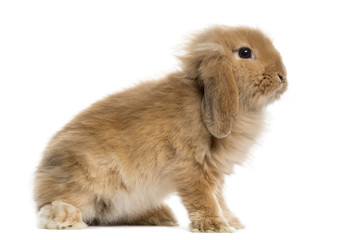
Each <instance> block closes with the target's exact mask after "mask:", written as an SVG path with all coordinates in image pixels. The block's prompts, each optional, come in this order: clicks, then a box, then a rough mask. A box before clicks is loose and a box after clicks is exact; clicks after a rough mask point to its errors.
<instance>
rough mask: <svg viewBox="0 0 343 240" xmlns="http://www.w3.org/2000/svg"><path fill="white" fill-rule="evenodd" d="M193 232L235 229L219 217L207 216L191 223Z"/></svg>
mask: <svg viewBox="0 0 343 240" xmlns="http://www.w3.org/2000/svg"><path fill="white" fill-rule="evenodd" d="M191 230H192V232H209V233H211V232H218V233H231V232H233V231H234V229H233V228H232V227H230V226H229V225H227V224H226V223H225V222H224V221H223V220H222V219H220V218H218V217H205V218H203V219H201V220H197V221H193V222H192V223H191Z"/></svg>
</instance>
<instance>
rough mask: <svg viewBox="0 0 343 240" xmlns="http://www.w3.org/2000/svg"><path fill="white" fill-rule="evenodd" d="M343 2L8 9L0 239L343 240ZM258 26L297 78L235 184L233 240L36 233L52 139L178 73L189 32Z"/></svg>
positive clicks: (1, 77) (139, 232)
mask: <svg viewBox="0 0 343 240" xmlns="http://www.w3.org/2000/svg"><path fill="white" fill-rule="evenodd" d="M341 10H342V7H341V6H340V5H339V1H329V0H326V1H294V2H291V1H283V2H278V1H270V2H268V1H262V0H259V1H244V0H235V1H228V0H227V1H216V0H209V1H200V0H198V1H177V0H173V1H147V0H144V1H100V0H99V1H85V0H83V1H72V0H67V1H63V0H59V1H49V0H42V1H16V0H10V1H6V0H2V1H1V2H0V123H1V124H0V148H1V149H0V151H1V152H0V160H1V165H0V166H1V168H0V177H1V181H0V184H1V186H0V193H1V197H0V201H1V204H0V229H1V231H0V237H1V238H2V239H4V236H5V235H6V234H7V233H8V234H10V236H11V237H7V238H9V239H14V238H15V237H17V236H21V237H25V238H28V237H30V239H31V238H32V239H61V238H64V239H72V238H73V239H75V238H82V239H96V238H101V239H131V238H132V239H133V238H145V237H146V238H150V239H205V238H211V239H224V238H225V239H314V238H322V239H342V238H343V234H342V231H343V226H342V225H343V217H342V216H343V207H342V203H343V197H342V189H343V187H342V183H343V164H342V161H343V155H342V147H343V141H342V136H343V127H342V124H343V117H342V109H343V107H342V105H343V74H342V68H343V61H342V59H343V50H342V43H343V36H342V22H343V17H342V11H341ZM211 24H226V25H248V26H252V27H259V28H261V29H262V30H263V31H264V32H266V33H267V34H268V35H269V36H270V37H271V38H272V39H273V40H274V44H275V46H276V48H277V49H278V50H279V51H280V53H281V55H282V56H283V59H284V63H285V65H286V67H287V70H288V80H289V89H288V92H287V93H286V94H285V95H284V96H283V97H282V99H281V100H280V101H279V102H277V103H275V104H273V105H272V106H270V107H269V110H268V112H269V115H270V117H269V120H268V131H266V133H265V134H264V136H263V138H261V139H260V141H259V143H258V145H257V147H256V148H255V149H254V151H253V152H252V154H251V157H250V159H249V160H248V161H247V164H246V166H244V167H237V168H236V174H235V175H233V176H231V177H228V179H227V180H228V181H227V188H226V197H227V200H228V202H229V206H230V207H231V208H232V209H233V211H234V212H235V213H236V214H237V215H238V216H239V217H240V219H241V220H242V222H243V223H245V225H246V229H245V230H241V231H238V232H236V233H233V234H192V233H190V232H189V231H188V229H187V227H188V223H189V222H188V219H187V214H186V212H185V209H184V208H183V206H182V205H181V204H180V202H179V199H178V198H177V197H172V198H170V199H169V200H168V202H169V204H170V206H171V207H172V208H173V210H174V212H175V214H176V215H177V217H178V219H179V223H180V227H175V228H164V227H100V228H95V227H92V228H88V229H86V230H81V231H49V230H40V229H37V228H36V216H35V211H34V203H33V201H32V185H33V181H32V179H33V173H34V170H35V168H36V166H37V165H38V163H39V160H40V157H41V154H42V151H43V149H44V147H45V146H46V144H47V141H48V140H49V138H50V137H51V136H52V135H53V134H54V133H55V132H56V131H58V130H59V129H60V128H61V127H62V126H63V125H64V124H66V123H67V122H68V121H69V120H70V119H72V117H73V116H75V114H77V113H78V112H79V111H81V110H82V109H84V108H86V107H87V106H89V105H90V104H91V103H93V102H94V101H96V100H99V99H101V98H103V97H104V96H106V95H108V94H110V93H113V92H118V91H120V90H122V89H124V88H126V87H130V86H133V85H134V84H135V83H138V82H140V81H143V80H149V79H152V78H156V77H160V76H163V74H165V73H168V72H171V71H173V70H175V69H177V68H178V65H177V64H178V63H177V60H176V58H175V55H176V54H177V53H178V51H179V50H180V49H181V46H182V43H183V42H184V41H185V40H186V38H187V36H188V34H189V33H191V32H194V31H196V30H199V29H202V28H205V27H207V26H210V25H211Z"/></svg>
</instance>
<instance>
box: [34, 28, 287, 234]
mask: <svg viewBox="0 0 343 240" xmlns="http://www.w3.org/2000/svg"><path fill="white" fill-rule="evenodd" d="M241 47H249V48H251V49H252V50H253V54H254V59H240V58H239V57H238V56H237V50H238V49H239V48H241ZM180 59H181V63H182V65H181V66H182V69H181V70H180V71H179V72H175V73H172V74H170V75H168V76H166V77H165V78H164V79H161V80H159V81H155V82H146V83H142V84H140V85H139V86H136V87H134V88H131V89H128V90H126V91H123V92H120V93H117V94H114V95H111V96H109V97H107V98H105V99H104V100H101V101H99V102H97V103H95V104H93V105H92V106H91V107H90V108H88V109H86V110H85V111H83V112H82V113H80V114H79V115H78V116H77V117H76V118H75V119H73V120H72V121H71V122H70V123H69V124H67V125H66V126H65V127H64V128H63V129H62V130H61V131H59V132H58V133H57V134H56V135H55V137H54V138H53V139H52V140H51V142H50V143H49V145H48V147H47V148H46V151H45V153H44V157H43V160H42V162H41V163H40V165H39V167H38V170H37V173H36V179H35V201H36V203H37V208H38V210H40V211H42V209H45V211H48V210H49V211H51V213H50V215H54V214H55V213H54V211H55V210H53V209H54V208H53V207H52V205H56V201H57V203H59V204H61V205H63V206H64V205H65V204H67V205H68V206H72V207H74V208H75V209H74V210H75V211H80V213H81V215H82V220H80V221H81V222H82V221H84V222H86V223H89V224H91V223H98V224H152V225H175V224H176V221H175V219H174V217H173V215H172V213H171V211H170V210H169V208H167V207H166V206H164V205H163V203H162V201H163V199H164V198H165V197H166V196H168V195H169V194H170V193H173V192H177V193H178V194H179V196H180V197H181V199H182V201H183V204H184V205H185V207H186V208H187V211H188V213H189V217H190V220H191V222H192V229H193V230H194V231H207V232H209V231H213V232H229V231H232V228H231V227H235V228H241V227H243V225H242V224H241V223H240V222H239V220H238V219H237V218H236V217H235V216H234V215H233V214H232V213H231V212H230V210H229V209H228V208H227V206H226V204H225V201H224V198H223V193H222V187H223V184H224V174H230V173H231V171H232V167H233V165H234V164H240V163H241V162H242V161H243V160H244V158H245V156H246V154H247V152H248V151H249V149H250V147H251V146H252V144H253V143H254V142H255V141H256V138H257V137H258V135H259V134H260V132H261V130H262V126H263V115H264V114H263V112H264V108H265V107H266V105H267V104H268V103H270V102H273V101H274V100H276V99H278V98H279V96H280V95H281V94H282V93H283V92H284V91H285V90H286V87H287V81H286V80H284V81H283V82H281V81H280V78H279V77H278V75H281V76H283V77H284V78H285V77H286V72H285V68H284V66H283V64H282V62H281V57H280V55H279V53H278V52H277V51H276V50H275V48H274V47H273V45H272V43H271V41H270V40H269V39H268V38H267V37H265V36H264V35H263V34H262V33H261V32H260V31H259V30H254V29H250V28H243V27H239V28H231V27H226V26H215V27H212V28H210V29H207V30H205V31H203V32H201V33H199V34H196V35H195V36H194V38H193V39H192V40H191V41H190V43H189V45H188V46H187V47H186V54H185V55H184V56H182V57H180ZM47 209H48V210H47ZM70 209H72V208H70ZM70 215H71V214H70ZM64 217H65V219H64V221H66V222H68V221H67V220H68V219H67V218H68V217H67V215H66V214H65V215H64ZM74 218H75V215H74ZM39 221H40V226H41V227H46V228H58V227H57V225H58V224H56V225H54V224H50V223H51V222H50V220H46V219H45V220H44V219H40V220H39ZM45 221H49V224H50V225H49V224H46V223H45ZM59 221H61V218H60V219H59ZM62 222H63V221H62ZM69 222H71V221H69ZM74 222H75V221H74ZM62 225H63V224H62ZM62 225H61V224H59V225H58V226H62ZM63 226H64V225H63ZM68 226H69V225H68ZM68 226H67V227H68ZM230 226H231V227H230ZM60 228H61V227H60Z"/></svg>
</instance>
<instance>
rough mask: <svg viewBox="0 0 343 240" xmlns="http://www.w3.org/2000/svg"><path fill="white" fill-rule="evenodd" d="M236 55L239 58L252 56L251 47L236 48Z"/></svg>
mask: <svg viewBox="0 0 343 240" xmlns="http://www.w3.org/2000/svg"><path fill="white" fill-rule="evenodd" d="M238 56H239V57H240V58H244V59H249V58H251V57H252V53H251V49H250V48H240V49H239V50H238Z"/></svg>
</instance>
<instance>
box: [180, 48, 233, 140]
mask: <svg viewBox="0 0 343 240" xmlns="http://www.w3.org/2000/svg"><path fill="white" fill-rule="evenodd" d="M190 55H191V56H192V57H193V59H192V57H191V58H188V61H186V63H187V67H188V68H187V69H185V70H186V71H188V73H189V74H190V75H193V77H194V76H195V75H196V78H197V79H198V81H199V83H200V85H201V87H202V88H203V99H202V106H201V111H202V118H203V121H204V123H205V124H206V126H207V129H208V130H209V132H210V133H211V134H212V135H213V136H214V137H216V138H224V137H226V136H227V135H229V134H230V133H231V127H232V123H233V120H234V117H235V116H236V115H237V112H238V89H237V85H236V81H235V79H234V77H233V73H232V69H231V66H230V64H229V63H228V62H227V60H226V59H225V57H226V53H225V50H224V48H223V47H222V46H221V45H219V44H215V43H202V44H198V46H197V47H195V48H193V49H192V52H191V54H190ZM184 63H185V61H184Z"/></svg>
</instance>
